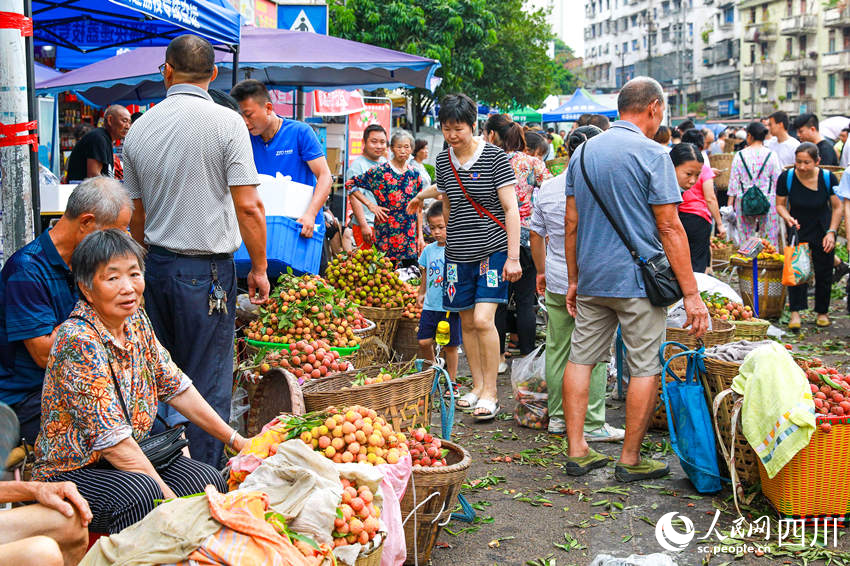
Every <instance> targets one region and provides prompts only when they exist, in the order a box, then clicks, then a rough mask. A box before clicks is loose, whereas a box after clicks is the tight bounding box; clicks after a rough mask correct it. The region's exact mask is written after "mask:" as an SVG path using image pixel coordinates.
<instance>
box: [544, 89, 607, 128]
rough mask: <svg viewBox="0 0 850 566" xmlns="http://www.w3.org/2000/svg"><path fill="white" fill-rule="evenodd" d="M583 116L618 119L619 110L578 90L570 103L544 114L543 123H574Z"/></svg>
mask: <svg viewBox="0 0 850 566" xmlns="http://www.w3.org/2000/svg"><path fill="white" fill-rule="evenodd" d="M582 114H601V115H603V116H605V117H607V118H616V117H617V109H616V108H608V107H606V106H603V105H602V104H599V103H598V102H596V101H595V100H593V98H592V97H591V96H590V95H589V94H588V93H587V92H586V91H585V90H584V89H581V88H579V89H576V91H575V92H574V93H573V95H572V96H571V97H570V99H569V100H568V101H566V102H565V103H563V104H561V105H560V106H558V107H557V108H555V109H554V110H550V111H549V112H543V115H542V117H541V119H542V120H543V122H574V121H576V120H578V119H579V117H580V116H581V115H582Z"/></svg>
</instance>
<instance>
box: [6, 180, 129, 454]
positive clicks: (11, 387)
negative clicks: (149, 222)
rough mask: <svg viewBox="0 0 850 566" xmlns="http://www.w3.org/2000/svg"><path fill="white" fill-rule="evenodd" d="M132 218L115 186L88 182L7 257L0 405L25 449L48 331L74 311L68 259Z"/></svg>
mask: <svg viewBox="0 0 850 566" xmlns="http://www.w3.org/2000/svg"><path fill="white" fill-rule="evenodd" d="M132 210H133V208H132V201H131V200H130V197H129V196H128V195H127V191H126V190H125V189H124V187H123V186H122V185H121V183H119V182H117V181H115V180H114V179H110V178H109V177H104V176H101V177H91V178H89V179H87V180H85V181H83V182H82V183H80V184H79V185H77V187H76V188H75V189H74V191H73V192H72V193H71V195H70V196H69V197H68V204H67V206H66V208H65V214H64V215H62V217H61V218H60V219H59V221H58V222H56V225H55V226H54V227H53V228H51V229H50V230H49V231H47V232H43V233H42V234H41V236H39V237H38V238H36V239H35V240H33V241H32V242H30V243H28V244H27V245H25V246H24V247H22V248H21V249H19V250H18V251H16V252H15V253H14V254H12V257H10V258H9V260H8V261H7V262H6V265H4V266H3V270H2V271H0V402H3V403H6V404H8V405H9V406H11V407H12V409H13V410H14V411H15V414H16V415H17V416H18V421H19V422H20V425H21V436H23V437H24V438H26V440H27V442H29V443H30V444H33V443H34V442H35V437H36V436H37V435H38V430H39V426H40V423H41V386H42V384H43V382H44V368H45V366H46V365H47V356H48V354H49V353H50V348H51V347H52V346H53V339H54V337H55V336H56V327H58V326H59V325H60V324H62V322H63V321H64V320H65V319H66V318H68V315H70V314H71V311H72V310H73V309H74V305H75V304H76V303H77V289H76V287H75V286H74V283H73V277H72V275H71V269H70V268H69V267H68V266H69V265H71V254H72V253H73V252H74V250H75V249H76V247H77V245H79V243H80V242H82V241H83V238H85V237H86V236H87V235H88V234H89V233H91V232H93V231H95V230H102V229H105V228H118V229H121V230H126V229H127V226H128V225H129V224H130V215H131V213H132Z"/></svg>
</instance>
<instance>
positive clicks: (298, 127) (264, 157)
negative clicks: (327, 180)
mask: <svg viewBox="0 0 850 566" xmlns="http://www.w3.org/2000/svg"><path fill="white" fill-rule="evenodd" d="M251 148H252V149H253V150H254V165H256V166H257V173H262V174H264V175H271V176H272V177H274V176H275V175H276V174H277V173H278V172H280V174H281V175H286V176H289V177H292V180H293V181H295V182H297V183H303V184H305V185H310V186H311V187H315V186H316V176H315V175H313V171H312V170H311V169H310V166H309V165H308V164H307V162H308V161H312V160H314V159H318V158H319V157H324V156H325V153H324V152H323V151H322V146H321V144H320V143H319V138H318V137H316V132H314V131H313V128H311V127H310V125H309V124H305V123H304V122H298V121H296V120H286V119H284V120H283V123H282V124H281V125H280V129H279V130H278V131H277V133H276V134H275V135H274V137H273V138H272V139H270V140H269V141H268V143H266V142H264V141H263V138H261V137H260V136H251Z"/></svg>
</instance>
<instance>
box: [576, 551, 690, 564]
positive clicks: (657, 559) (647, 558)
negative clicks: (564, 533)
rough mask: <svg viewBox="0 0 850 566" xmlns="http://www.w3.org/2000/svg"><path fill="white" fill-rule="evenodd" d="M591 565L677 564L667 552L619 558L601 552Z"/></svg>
mask: <svg viewBox="0 0 850 566" xmlns="http://www.w3.org/2000/svg"><path fill="white" fill-rule="evenodd" d="M590 566H676V563H675V562H674V561H673V559H672V558H670V557H669V556H667V555H666V554H661V553H657V552H656V553H655V554H647V555H643V554H632V555H631V556H628V557H626V558H617V557H616V556H611V555H610V554H600V555H598V556H597V557H596V558H594V559H593V562H591V563H590Z"/></svg>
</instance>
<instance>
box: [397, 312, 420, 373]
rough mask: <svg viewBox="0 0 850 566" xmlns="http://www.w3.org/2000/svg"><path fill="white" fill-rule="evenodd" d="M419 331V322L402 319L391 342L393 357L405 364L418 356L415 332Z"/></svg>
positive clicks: (413, 319) (417, 341)
mask: <svg viewBox="0 0 850 566" xmlns="http://www.w3.org/2000/svg"><path fill="white" fill-rule="evenodd" d="M418 330H419V320H418V319H415V318H402V319H401V320H399V321H398V328H397V329H396V333H395V340H394V341H393V356H394V357H395V358H399V359H400V360H401V361H403V362H406V361H408V360H412V359H414V358H416V357H417V356H418V355H419V340H418V339H417V338H416V332H417V331H418Z"/></svg>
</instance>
